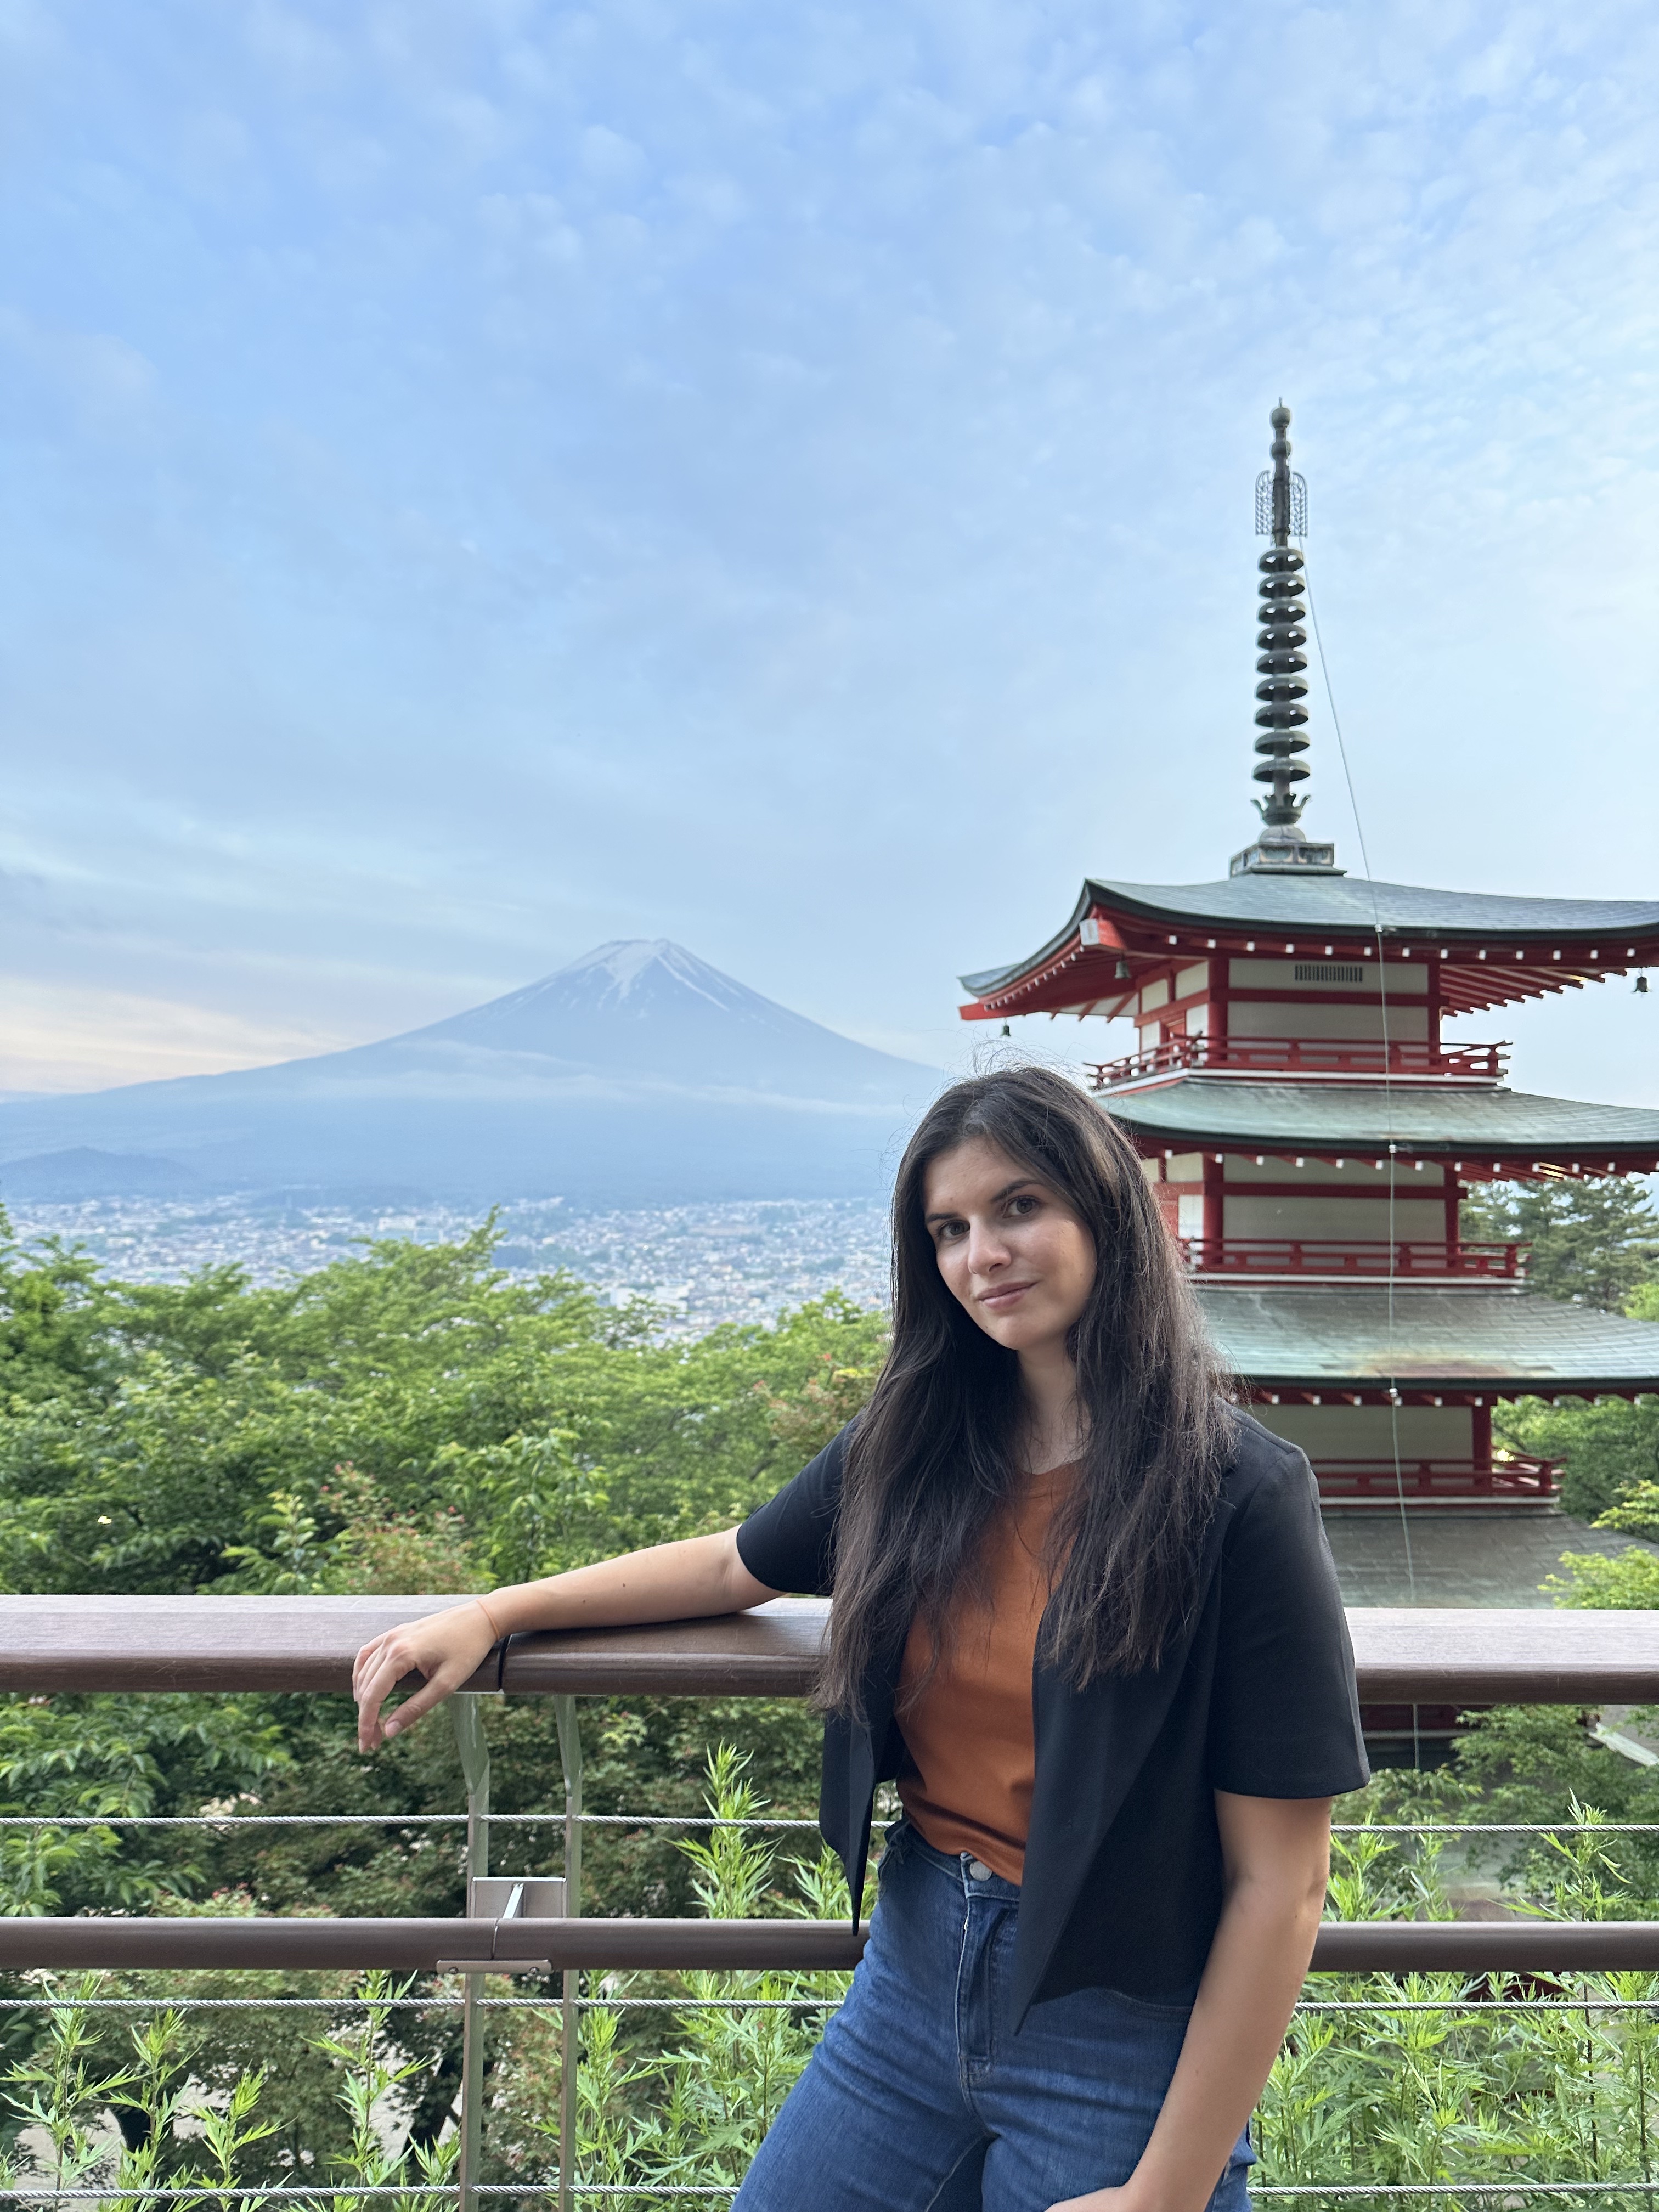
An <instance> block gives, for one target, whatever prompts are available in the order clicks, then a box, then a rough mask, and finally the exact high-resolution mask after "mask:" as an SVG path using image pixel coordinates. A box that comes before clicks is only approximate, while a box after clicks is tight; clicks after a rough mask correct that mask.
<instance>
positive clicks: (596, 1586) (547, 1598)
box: [351, 1528, 778, 1751]
mask: <svg viewBox="0 0 1659 2212" xmlns="http://www.w3.org/2000/svg"><path fill="white" fill-rule="evenodd" d="M776 1595H778V1593H777V1592H776V1590H773V1589H768V1588H767V1587H766V1585H765V1583H757V1581H756V1580H755V1577H753V1575H751V1574H750V1571H749V1570H748V1568H747V1567H745V1566H744V1564H743V1561H742V1559H739V1557H738V1532H737V1530H736V1529H735V1528H723V1529H721V1530H720V1533H719V1534H717V1535H714V1536H688V1537H687V1538H685V1540H684V1541H683V1542H681V1543H678V1544H653V1546H652V1547H650V1549H649V1550H648V1551H644V1552H628V1553H624V1554H623V1557H622V1558H621V1559H602V1560H600V1561H599V1562H598V1564H597V1565H593V1566H591V1567H573V1568H572V1569H571V1570H570V1571H569V1573H568V1574H562V1575H549V1576H548V1577H547V1578H546V1580H545V1581H544V1582H538V1583H512V1584H510V1585H509V1586H508V1587H507V1588H506V1589H495V1590H491V1591H490V1592H489V1595H488V1596H487V1597H483V1598H472V1597H470V1598H467V1599H465V1600H464V1601H462V1602H461V1603H460V1604H459V1605H453V1606H450V1607H447V1609H446V1610H445V1611H444V1612H442V1613H428V1614H427V1615H426V1616H425V1618H424V1619H423V1620H412V1621H406V1622H405V1623H404V1626H402V1627H401V1628H388V1629H387V1630H386V1632H385V1634H384V1635H381V1636H377V1637H376V1638H374V1642H373V1643H372V1644H364V1646H363V1648H362V1650H361V1651H360V1652H359V1653H358V1654H357V1660H356V1666H355V1667H354V1668H352V1674H351V1694H352V1696H353V1697H354V1698H356V1700H357V1747H358V1749H359V1750H360V1751H373V1750H374V1748H375V1747H376V1746H377V1745H378V1744H381V1743H384V1742H385V1741H386V1738H387V1737H388V1736H393V1735H398V1732H399V1731H400V1730H401V1729H406V1728H408V1727H409V1726H410V1723H412V1722H415V1721H417V1720H419V1719H420V1717H421V1716H422V1714H423V1713H429V1712H430V1711H431V1710H432V1708H433V1707H434V1705H439V1704H441V1702H442V1700H443V1699H445V1698H447V1696H448V1695H449V1693H450V1692H451V1691H452V1690H453V1689H456V1688H458V1687H459V1685H460V1684H461V1683H463V1682H465V1680H466V1679H467V1677H468V1675H470V1674H472V1673H473V1672H474V1671H475V1669H476V1668H477V1667H478V1666H479V1664H480V1663H481V1662H482V1661H483V1656H484V1654H485V1653H486V1652H487V1651H489V1650H491V1648H492V1647H493V1646H494V1645H495V1644H497V1643H498V1642H499V1641H500V1640H501V1638H502V1637H503V1636H513V1635H516V1634H517V1633H518V1632H520V1630H521V1629H527V1628H622V1627H625V1626H628V1625H629V1624H630V1623H632V1622H635V1621H643V1620H698V1619H701V1618H702V1617H703V1616H704V1615H706V1614H708V1613H743V1612H745V1611H746V1610H747V1609H748V1607H750V1606H751V1605H763V1604H764V1603H765V1602H766V1601H767V1599H768V1598H769V1597H775V1596H776ZM405 1674H424V1675H425V1677H426V1680H425V1681H424V1682H423V1683H422V1686H421V1687H420V1688H419V1689H418V1690H416V1692H415V1693H414V1695H413V1696H412V1697H410V1698H408V1699H405V1700H404V1703H403V1704H402V1705H399V1706H398V1710H397V1712H396V1713H395V1714H394V1715H393V1716H392V1718H391V1719H390V1720H387V1721H384V1722H383V1721H382V1720H381V1718H380V1707H381V1706H382V1705H384V1704H385V1702H386V1699H387V1697H388V1696H389V1695H390V1694H391V1692H392V1689H393V1688H394V1687H395V1686H396V1685H397V1684H398V1682H400V1681H401V1680H403V1678H404V1675H405Z"/></svg>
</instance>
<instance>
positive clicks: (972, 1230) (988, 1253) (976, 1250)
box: [968, 1221, 1008, 1275]
mask: <svg viewBox="0 0 1659 2212" xmlns="http://www.w3.org/2000/svg"><path fill="white" fill-rule="evenodd" d="M1007 1259H1008V1246H1007V1243H1006V1240H1005V1239H1004V1238H1003V1237H1001V1236H1000V1234H999V1233H998V1231H996V1230H994V1228H992V1227H991V1226H990V1225H988V1224H987V1223H980V1222H977V1221H976V1222H974V1223H972V1224H971V1225H970V1226H969V1231H968V1265H969V1269H970V1270H971V1272H972V1273H974V1274H975V1275H988V1274H989V1273H991V1272H992V1271H993V1269H994V1268H997V1267H1003V1266H1006V1262H1007Z"/></svg>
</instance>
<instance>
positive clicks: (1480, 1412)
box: [1469, 1406, 1492, 1490]
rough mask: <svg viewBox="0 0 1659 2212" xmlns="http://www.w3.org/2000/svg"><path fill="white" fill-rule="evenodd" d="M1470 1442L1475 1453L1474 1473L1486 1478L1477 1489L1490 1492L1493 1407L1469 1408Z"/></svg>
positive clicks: (1479, 1483) (1478, 1484)
mask: <svg viewBox="0 0 1659 2212" xmlns="http://www.w3.org/2000/svg"><path fill="white" fill-rule="evenodd" d="M1469 1424H1470V1434H1469V1441H1470V1443H1471V1444H1472V1446H1473V1447H1474V1471H1475V1474H1476V1475H1477V1476H1480V1475H1484V1476H1485V1477H1486V1480H1485V1481H1484V1482H1478V1483H1477V1485H1476V1487H1477V1488H1478V1489H1480V1490H1490V1489H1491V1488H1492V1407H1490V1406H1472V1407H1470V1408H1469Z"/></svg>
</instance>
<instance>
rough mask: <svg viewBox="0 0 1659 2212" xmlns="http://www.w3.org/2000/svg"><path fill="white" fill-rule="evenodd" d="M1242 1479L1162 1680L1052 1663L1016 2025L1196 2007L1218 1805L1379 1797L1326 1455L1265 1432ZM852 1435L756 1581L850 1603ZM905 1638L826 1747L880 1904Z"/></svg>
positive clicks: (1021, 1936) (741, 1537)
mask: <svg viewBox="0 0 1659 2212" xmlns="http://www.w3.org/2000/svg"><path fill="white" fill-rule="evenodd" d="M847 1439H848V1430H847V1429H843V1430H842V1432H841V1434H840V1435H839V1436H838V1437H835V1438H834V1439H833V1441H832V1442H831V1443H829V1444H827V1445H826V1446H825V1447H824V1449H823V1451H821V1452H820V1453H819V1454H818V1455H817V1458H816V1459H815V1460H813V1461H812V1462H811V1463H810V1465H808V1466H807V1467H805V1468H803V1469H802V1470H801V1472H800V1474H798V1475H797V1476H796V1477H795V1479H794V1480H793V1482H791V1483H789V1484H787V1486H785V1487H784V1488H783V1489H782V1490H781V1491H780V1492H778V1494H777V1496H776V1497H775V1498H773V1499H772V1500H771V1501H770V1502H769V1504H765V1505H763V1506H762V1507H761V1509H760V1510H759V1511H758V1512H757V1513H753V1514H751V1515H750V1517H749V1518H748V1520H746V1521H745V1522H744V1524H743V1526H742V1527H741V1528H739V1529H738V1553H739V1555H740V1556H741V1558H742V1559H743V1563H744V1566H746V1567H747V1568H748V1570H749V1571H750V1574H751V1575H753V1576H754V1577H755V1578H756V1580H757V1582H763V1583H766V1584H767V1586H768V1587H769V1589H775V1590H789V1591H793V1592H797V1593H799V1594H803V1595H805V1594H811V1595H817V1596H820V1597H823V1596H829V1595H831V1594H832V1593H833V1589H834V1578H835V1570H834V1559H835V1531H836V1513H837V1510H838V1508H839V1504H840V1499H841V1484H842V1462H843V1460H844V1457H845V1454H846V1449H847ZM1200 1589H1201V1595H1200V1601H1199V1603H1198V1605H1197V1606H1196V1607H1195V1608H1194V1613H1193V1615H1192V1617H1191V1619H1190V1620H1189V1621H1188V1625H1187V1626H1186V1628H1185V1629H1184V1631H1183V1632H1182V1634H1181V1635H1180V1636H1179V1637H1178V1638H1176V1640H1175V1641H1174V1643H1173V1644H1171V1645H1170V1648H1169V1649H1168V1650H1167V1651H1166V1652H1165V1654H1164V1660H1163V1663H1162V1664H1161V1665H1160V1666H1158V1668H1155V1669H1151V1670H1147V1671H1145V1672H1143V1673H1141V1674H1133V1675H1116V1676H1110V1677H1108V1678H1106V1679H1104V1680H1098V1681H1096V1682H1093V1683H1091V1685H1090V1686H1089V1687H1088V1688H1087V1689H1086V1690H1076V1689H1073V1687H1072V1686H1071V1685H1070V1684H1069V1683H1068V1682H1067V1681H1066V1680H1065V1679H1064V1678H1063V1677H1062V1676H1060V1675H1059V1674H1055V1673H1054V1671H1053V1669H1052V1668H1048V1667H1046V1666H1043V1665H1042V1664H1041V1663H1039V1664H1038V1665H1037V1666H1036V1668H1035V1670H1034V1674H1033V1680H1032V1711H1033V1718H1034V1723H1035V1728H1036V1789H1035V1792H1034V1794H1033V1797H1032V1803H1031V1827H1030V1837H1029V1838H1028V1839H1027V1844H1026V1850H1025V1880H1024V1887H1023V1889H1022V1892H1021V1899H1020V1913H1019V1933H1018V1938H1017V1940H1016V1944H1015V1950H1014V1974H1013V1990H1012V2001H1013V2014H1014V2019H1015V2021H1016V2022H1018V2021H1022V2020H1024V2016H1025V2014H1026V2012H1027V2010H1028V2009H1029V2008H1030V2006H1031V2005H1033V2004H1034V2003H1038V2002H1041V2001H1042V1999H1043V1998H1045V1997H1054V1996H1063V1995H1064V1994H1065V1992H1066V1990H1075V1989H1085V1988H1093V1987H1101V1988H1108V1989H1118V1990H1127V1992H1129V1993H1130V1994H1131V1995H1133V1996H1148V1997H1153V1996H1159V1997H1162V1996H1184V1995H1188V1994H1190V1992H1191V1991H1192V1990H1193V1989H1194V1986H1195V1985H1196V1984H1197V1981H1198V1978H1199V1976H1200V1974H1201V1973H1202V1972H1203V1970H1204V1962H1205V1960H1206V1958H1207V1957H1208V1956H1209V1950H1210V1944H1211V1942H1212V1939H1213V1937H1214V1935H1215V1930H1216V1924H1217V1923H1218V1920H1219V1918H1220V1915H1221V1899H1222V1863H1221V1838H1220V1832H1219V1830H1218V1826H1217V1824H1216V1814H1215V1796H1214V1793H1215V1792H1216V1791H1217V1790H1228V1791H1232V1792H1236V1793H1237V1794H1238V1795H1239V1796H1247V1797H1334V1796H1340V1794H1341V1792H1342V1791H1344V1790H1358V1788H1359V1787H1360V1786H1361V1784H1364V1782H1366V1781H1367V1780H1368V1779H1369V1778H1370V1767H1369V1765H1367V1763H1366V1759H1365V1747H1364V1740H1363V1738H1362V1736H1361V1735H1360V1729H1359V1706H1358V1698H1357V1696H1356V1693H1355V1688H1354V1674H1353V1651H1352V1646H1351V1645H1350V1644H1349V1641H1348V1629H1347V1623H1346V1620H1345V1619H1344V1617H1343V1612H1342V1601H1341V1599H1340V1595H1338V1591H1337V1586H1336V1571H1335V1569H1334V1566H1333V1565H1332V1563H1331V1554H1330V1549H1329V1547H1328V1545H1327V1543H1326V1541H1325V1531H1324V1528H1323V1527H1322V1524H1321V1522H1320V1517H1319V1493H1318V1490H1317V1487H1316V1484H1315V1481H1314V1478H1313V1471H1312V1469H1311V1468H1310V1466H1309V1464H1308V1461H1307V1459H1306V1456H1305V1455H1304V1454H1303V1453H1302V1452H1300V1451H1299V1450H1297V1447H1296V1446H1295V1445H1294V1444H1290V1443H1285V1441H1284V1440H1283V1438H1282V1437H1276V1436H1274V1435H1273V1434H1272V1433H1271V1431H1268V1430H1267V1429H1264V1428H1263V1427H1262V1426H1261V1424H1260V1422H1258V1421H1254V1420H1252V1419H1249V1416H1248V1415H1245V1414H1240V1415H1238V1416H1237V1439H1236V1443H1235V1445H1234V1449H1233V1452H1232V1455H1231V1461H1230V1463H1229V1465H1228V1467H1227V1469H1226V1472H1225V1476H1224V1478H1223V1481H1222V1495H1221V1504H1220V1507H1219V1510H1218V1512H1217V1513H1216V1515H1215V1517H1214V1519H1213V1520H1212V1522H1211V1524H1210V1528H1209V1532H1208V1535H1207V1537H1206V1541H1205V1546H1204V1552H1203V1557H1202V1564H1201V1569H1200ZM903 1656H904V1653H903V1644H902V1640H901V1641H899V1642H897V1643H896V1644H893V1645H892V1646H891V1647H890V1649H888V1650H885V1651H884V1652H882V1653H880V1654H879V1655H878V1658H877V1660H876V1662H875V1663H874V1664H873V1665H872V1667H871V1669H870V1672H869V1674H868V1675H867V1677H866V1681H865V1685H864V1709H865V1712H866V1716H867V1719H866V1723H864V1724H862V1725H860V1724H857V1723H853V1722H850V1721H848V1720H846V1719H844V1718H842V1717H840V1716H832V1717H830V1719H829V1723H827V1725H826V1727H825V1729H824V1735H823V1793H822V1796H821V1798H820V1802H819V1822H820V1825H821V1826H822V1828H823V1837H824V1840H825V1842H826V1843H828V1844H829V1846H830V1848H831V1849H832V1850H834V1851H836V1854H837V1855H838V1856H839V1857H840V1858H841V1860H842V1864H843V1865H844V1866H845V1867H846V1869H847V1878H848V1882H849V1883H850V1884H851V1886H852V1892H853V1896H854V1900H856V1899H858V1898H859V1897H860V1894H861V1893H862V1890H863V1887H864V1875H865V1868H866V1863H867V1861H868V1857H869V1850H870V1815H871V1810H872V1804H873V1802H874V1797H875V1790H876V1784H877V1783H878V1782H884V1781H888V1780H890V1779H892V1778H894V1777H895V1776H896V1775H897V1774H898V1773H899V1772H900V1771H901V1770H902V1766H903V1765H904V1762H905V1759H906V1753H905V1747H904V1740H903V1737H902V1734H901V1732H900V1729H899V1728H898V1725H897V1723H896V1722H895V1720H894V1717H893V1705H894V1699H895V1697H896V1692H897V1687H898V1677H899V1668H900V1666H901V1663H902V1659H903Z"/></svg>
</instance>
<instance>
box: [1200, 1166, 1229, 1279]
mask: <svg viewBox="0 0 1659 2212" xmlns="http://www.w3.org/2000/svg"><path fill="white" fill-rule="evenodd" d="M1224 1172H1225V1170H1224V1169H1223V1167H1222V1164H1221V1162H1220V1161H1219V1160H1218V1158H1216V1156H1215V1154H1214V1153H1213V1152H1206V1153H1205V1155H1204V1243H1205V1248H1206V1251H1207V1252H1209V1253H1212V1254H1214V1255H1216V1257H1215V1258H1214V1259H1212V1261H1211V1262H1210V1264H1211V1265H1212V1267H1213V1266H1215V1265H1216V1264H1217V1263H1218V1259H1219V1255H1220V1249H1221V1240H1222V1238H1223V1237H1225V1234H1226V1214H1225V1206H1226V1200H1225V1198H1224V1196H1223V1194H1222V1176H1223V1174H1224Z"/></svg>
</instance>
